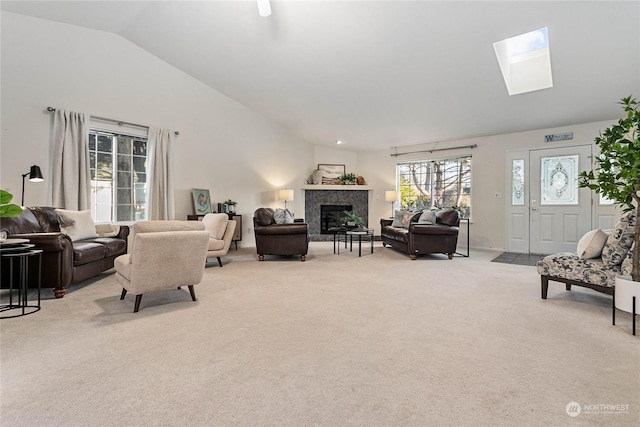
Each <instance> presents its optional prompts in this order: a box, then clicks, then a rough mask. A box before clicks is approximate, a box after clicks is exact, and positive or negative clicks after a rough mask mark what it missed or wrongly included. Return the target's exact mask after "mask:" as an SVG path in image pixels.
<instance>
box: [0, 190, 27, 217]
mask: <svg viewBox="0 0 640 427" xmlns="http://www.w3.org/2000/svg"><path fill="white" fill-rule="evenodd" d="M12 199H13V194H11V193H9V192H8V191H5V190H0V218H12V217H14V216H18V215H20V214H21V213H22V208H21V207H20V206H18V205H14V204H13V203H10V202H11V200H12Z"/></svg>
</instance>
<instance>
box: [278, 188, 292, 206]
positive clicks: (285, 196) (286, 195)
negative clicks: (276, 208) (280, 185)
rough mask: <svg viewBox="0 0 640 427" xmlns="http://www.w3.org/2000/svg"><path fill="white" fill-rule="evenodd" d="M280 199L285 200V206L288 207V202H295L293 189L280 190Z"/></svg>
mask: <svg viewBox="0 0 640 427" xmlns="http://www.w3.org/2000/svg"><path fill="white" fill-rule="evenodd" d="M278 200H281V201H284V208H285V209H287V202H293V190H291V189H288V188H284V189H282V190H278Z"/></svg>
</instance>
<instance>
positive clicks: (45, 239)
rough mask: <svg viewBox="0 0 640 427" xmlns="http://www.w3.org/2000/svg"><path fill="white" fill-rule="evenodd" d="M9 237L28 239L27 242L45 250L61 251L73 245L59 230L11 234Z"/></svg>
mask: <svg viewBox="0 0 640 427" xmlns="http://www.w3.org/2000/svg"><path fill="white" fill-rule="evenodd" d="M11 238H12V239H29V242H30V243H33V244H34V245H36V246H35V247H36V248H37V249H42V250H43V251H45V252H61V251H63V250H65V249H66V248H72V247H73V244H72V242H71V238H70V237H69V236H68V235H66V234H64V233H59V232H54V233H25V234H12V235H11Z"/></svg>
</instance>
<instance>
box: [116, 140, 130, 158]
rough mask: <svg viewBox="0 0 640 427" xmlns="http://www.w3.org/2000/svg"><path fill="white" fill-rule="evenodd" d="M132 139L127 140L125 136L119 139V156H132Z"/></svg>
mask: <svg viewBox="0 0 640 427" xmlns="http://www.w3.org/2000/svg"><path fill="white" fill-rule="evenodd" d="M131 144H132V141H131V138H127V137H124V136H119V137H118V154H128V155H131Z"/></svg>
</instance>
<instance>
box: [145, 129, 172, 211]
mask: <svg viewBox="0 0 640 427" xmlns="http://www.w3.org/2000/svg"><path fill="white" fill-rule="evenodd" d="M173 139H174V133H173V132H172V131H171V130H168V129H158V128H154V127H150V128H149V135H148V136H147V159H148V164H147V174H148V176H147V185H148V188H147V212H148V219H150V220H153V219H174V218H175V209H174V203H173V165H172V161H171V150H172V145H173Z"/></svg>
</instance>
